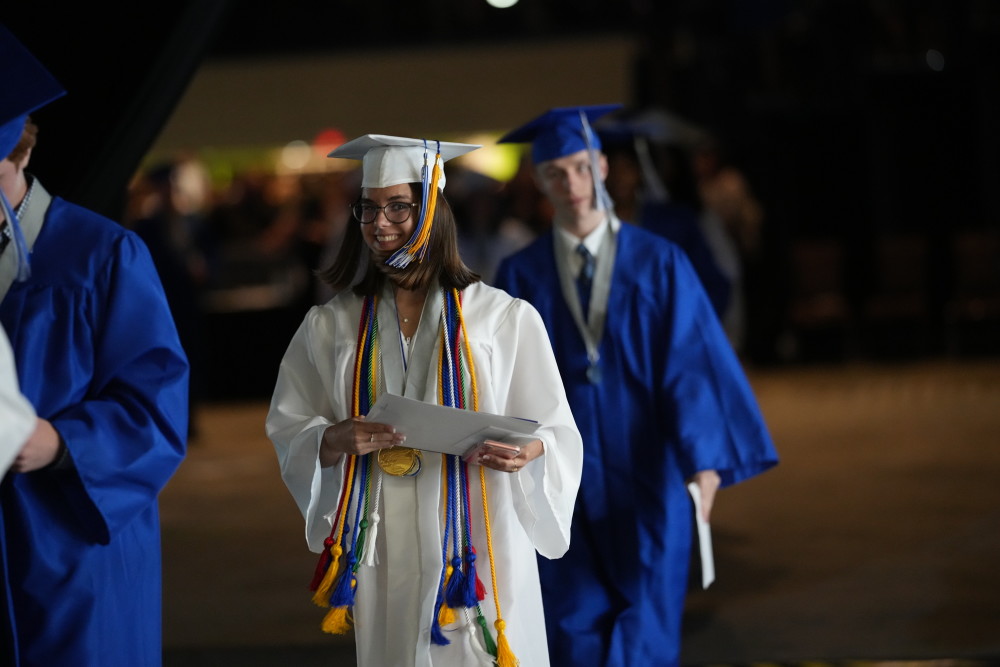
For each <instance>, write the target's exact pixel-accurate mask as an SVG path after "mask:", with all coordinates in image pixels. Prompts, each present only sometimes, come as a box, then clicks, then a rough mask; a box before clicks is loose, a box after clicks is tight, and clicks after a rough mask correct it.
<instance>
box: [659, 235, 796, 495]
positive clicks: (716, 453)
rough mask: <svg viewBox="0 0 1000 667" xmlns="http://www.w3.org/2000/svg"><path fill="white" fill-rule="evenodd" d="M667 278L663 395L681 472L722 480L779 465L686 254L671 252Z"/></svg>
mask: <svg viewBox="0 0 1000 667" xmlns="http://www.w3.org/2000/svg"><path fill="white" fill-rule="evenodd" d="M670 266H671V268H670V269H665V270H663V271H662V272H661V274H662V275H663V276H665V277H666V276H669V282H670V286H669V287H668V288H667V289H668V291H669V293H670V299H669V303H670V307H669V312H668V318H669V326H668V327H666V328H667V330H668V331H669V332H670V333H669V336H670V338H669V342H668V345H666V346H664V348H663V349H664V350H665V351H666V352H667V354H666V355H665V356H664V358H663V372H662V377H663V385H662V387H661V391H662V392H663V395H664V398H662V399H661V404H662V405H668V406H672V409H673V411H674V415H673V418H674V423H675V424H676V427H677V434H676V436H677V441H678V443H679V447H680V461H681V465H682V468H683V469H684V470H683V473H684V476H685V477H689V476H690V475H692V474H694V473H695V472H698V471H700V470H716V471H718V473H719V475H720V477H721V479H722V485H723V486H729V485H731V484H735V483H737V482H740V481H743V480H745V479H747V478H750V477H753V476H755V475H757V474H760V473H761V472H764V471H765V470H767V469H769V468H771V467H773V466H774V465H776V464H777V461H778V456H777V452H776V451H775V448H774V443H773V442H772V440H771V437H770V434H769V433H768V430H767V426H766V423H765V421H764V417H763V415H762V414H761V411H760V407H759V406H758V404H757V400H756V398H755V397H754V394H753V390H752V388H751V387H750V383H749V381H748V379H747V377H746V374H745V373H744V371H743V367H742V364H741V363H740V360H739V358H738V357H737V355H736V352H735V351H734V350H733V348H732V345H731V344H730V343H729V340H728V338H727V337H726V334H725V331H724V330H723V328H722V325H721V324H720V323H719V320H718V318H717V317H716V316H715V314H714V312H713V311H712V307H711V304H710V303H709V300H708V298H707V297H706V295H705V293H704V290H703V289H701V288H700V285H699V284H698V277H697V275H696V274H695V272H694V269H693V268H692V266H691V264H690V263H689V262H688V260H687V258H686V257H685V256H684V255H683V253H681V252H680V251H675V252H674V255H673V257H672V261H671V263H670Z"/></svg>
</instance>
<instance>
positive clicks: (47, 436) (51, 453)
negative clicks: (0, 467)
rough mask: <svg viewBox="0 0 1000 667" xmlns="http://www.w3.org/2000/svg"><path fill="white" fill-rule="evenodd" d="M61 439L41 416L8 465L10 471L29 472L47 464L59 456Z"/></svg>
mask: <svg viewBox="0 0 1000 667" xmlns="http://www.w3.org/2000/svg"><path fill="white" fill-rule="evenodd" d="M61 442H62V441H61V439H60V438H59V432H58V431H56V429H55V427H54V426H53V425H52V423H51V422H50V421H48V420H47V419H42V418H41V417H39V418H38V420H37V421H36V422H35V430H34V432H33V433H32V434H31V437H29V438H28V440H27V442H25V443H24V446H22V447H21V451H20V452H18V453H17V456H16V457H14V462H13V463H12V464H11V465H10V470H11V472H31V471H32V470H40V469H41V468H44V467H45V466H47V465H49V464H50V463H52V462H53V461H55V460H56V458H57V457H58V456H59V453H60V444H61Z"/></svg>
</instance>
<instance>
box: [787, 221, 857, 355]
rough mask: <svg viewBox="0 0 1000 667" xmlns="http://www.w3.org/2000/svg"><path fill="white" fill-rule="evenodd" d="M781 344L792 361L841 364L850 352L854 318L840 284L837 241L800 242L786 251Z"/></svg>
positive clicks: (839, 244)
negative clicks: (785, 342) (787, 283)
mask: <svg viewBox="0 0 1000 667" xmlns="http://www.w3.org/2000/svg"><path fill="white" fill-rule="evenodd" d="M791 272H792V273H791V281H792V284H791V285H790V286H789V287H790V300H789V303H788V308H787V311H786V316H785V330H786V338H789V339H790V340H791V341H792V343H791V345H792V346H793V347H794V349H793V350H791V351H786V353H785V354H786V356H789V357H792V358H794V359H798V360H803V361H810V360H817V359H820V360H840V359H843V358H844V357H846V356H848V355H849V353H850V351H851V350H852V348H853V316H852V312H851V306H850V302H849V300H848V298H847V291H846V286H845V280H844V249H843V244H842V242H841V241H839V240H836V239H800V240H797V241H794V242H793V243H792V249H791Z"/></svg>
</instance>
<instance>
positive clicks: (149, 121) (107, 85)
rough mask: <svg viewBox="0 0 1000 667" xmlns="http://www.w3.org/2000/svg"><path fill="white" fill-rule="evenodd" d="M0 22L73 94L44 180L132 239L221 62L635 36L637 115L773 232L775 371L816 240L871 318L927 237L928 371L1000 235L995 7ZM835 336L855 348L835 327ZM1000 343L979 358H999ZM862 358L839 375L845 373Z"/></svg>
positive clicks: (761, 355)
mask: <svg viewBox="0 0 1000 667" xmlns="http://www.w3.org/2000/svg"><path fill="white" fill-rule="evenodd" d="M3 20H4V21H5V22H6V23H7V24H8V26H9V27H10V28H11V29H12V30H13V31H14V33H15V34H17V35H18V36H20V38H21V39H22V40H23V41H24V42H25V43H26V44H27V45H28V47H29V48H30V49H32V50H33V51H34V52H35V53H36V54H37V55H38V56H39V58H40V59H41V60H42V61H43V62H44V63H45V64H46V65H47V66H48V67H49V69H50V70H51V71H52V72H53V73H54V74H55V75H56V77H57V78H59V80H60V81H62V82H63V83H64V85H65V87H66V88H67V89H68V91H69V94H68V95H67V96H66V97H64V98H63V99H61V100H59V101H57V102H55V103H53V104H51V105H49V107H47V108H45V109H43V110H41V111H40V112H38V113H37V114H36V119H37V120H38V121H39V123H40V124H41V126H42V135H41V139H40V143H39V145H38V148H37V150H36V153H35V157H34V158H33V163H32V166H33V170H34V171H35V172H36V173H39V175H40V176H41V177H42V178H43V180H44V181H45V182H46V184H47V185H48V186H49V188H50V190H52V191H54V192H57V193H60V194H63V195H64V196H66V197H67V198H70V199H73V200H75V201H77V202H79V203H81V204H84V205H86V206H89V207H91V208H94V209H96V210H98V211H100V212H103V213H105V214H107V215H109V216H110V217H112V218H116V219H119V218H120V213H121V211H122V207H123V202H124V190H125V186H126V183H127V182H128V180H129V178H130V177H131V176H132V175H133V174H134V173H135V171H136V169H137V167H138V166H139V164H140V162H141V160H142V158H143V156H144V155H145V154H146V152H147V151H148V150H149V148H150V147H151V145H152V144H153V142H154V140H155V138H156V135H157V133H158V132H159V130H160V128H161V127H162V126H163V124H164V123H165V122H166V120H167V119H168V118H169V117H170V114H171V112H172V110H173V108H174V106H175V105H176V104H177V103H178V101H179V99H180V97H181V95H182V93H183V92H184V89H185V87H186V85H187V83H188V82H189V80H190V78H191V76H192V74H193V73H194V72H195V71H196V69H197V67H198V65H199V64H200V63H201V62H203V61H204V60H205V59H208V58H240V57H244V56H255V57H257V56H260V55H265V54H273V55H275V56H278V55H282V54H288V53H292V52H299V53H301V52H323V51H337V52H351V51H361V50H371V49H376V48H383V47H384V48H390V49H391V48H412V47H414V46H420V45H438V44H443V43H449V44H457V43H475V44H483V43H489V42H497V43H505V44H509V43H511V42H514V43H516V42H518V41H525V42H528V41H536V40H546V39H552V38H556V37H566V36H576V37H579V36H586V35H601V34H609V33H610V34H627V35H630V36H633V37H635V38H636V39H638V40H639V42H640V43H641V45H642V46H641V48H640V50H639V52H640V56H639V57H638V59H637V61H636V63H635V67H634V73H633V82H632V90H633V99H631V100H623V102H625V103H626V104H628V105H631V106H635V107H643V106H659V107H663V108H667V109H670V110H671V111H673V112H676V113H678V114H680V115H681V116H684V117H688V118H693V119H697V121H698V122H699V123H700V124H701V125H702V126H703V127H705V128H707V129H709V130H710V131H712V132H714V133H715V134H716V135H717V136H718V137H719V138H720V140H721V141H722V144H723V146H724V147H725V149H726V151H727V154H728V157H729V158H730V159H731V160H732V162H733V163H734V164H736V165H737V166H738V167H739V168H740V169H741V170H742V171H743V173H744V174H745V176H746V177H747V179H748V180H749V182H750V184H751V186H752V188H753V190H754V192H755V193H756V194H757V196H758V197H759V198H760V200H761V202H762V204H763V207H764V210H765V211H766V220H765V225H764V248H763V252H762V255H761V257H760V258H759V260H758V264H757V266H756V267H754V269H755V274H754V277H753V279H754V284H753V289H754V290H755V291H756V297H755V298H756V306H755V307H756V308H757V313H758V315H759V316H758V318H757V320H756V321H755V323H754V324H753V326H752V327H751V331H750V340H749V341H748V356H749V358H750V359H752V360H754V361H756V362H759V363H770V362H775V361H779V360H781V359H782V355H781V353H780V351H779V347H780V345H778V344H777V343H776V341H777V340H778V339H779V338H780V336H781V335H782V333H783V331H785V330H786V329H787V328H788V322H787V320H788V318H787V316H786V313H787V312H788V310H789V308H791V304H792V302H793V301H794V300H795V299H796V298H798V297H797V294H796V287H795V284H796V283H797V281H798V282H801V281H803V280H804V278H803V277H802V276H800V275H797V274H796V271H801V267H797V266H796V265H795V259H794V258H795V257H796V255H795V251H796V247H797V244H801V243H802V242H803V241H809V240H814V239H821V240H825V241H832V242H833V243H835V244H836V245H837V251H838V255H837V257H838V259H837V262H838V271H839V272H838V277H837V282H838V284H837V289H838V290H840V291H841V292H842V293H843V296H844V297H845V298H846V299H847V301H848V303H849V307H850V308H851V309H852V310H855V311H859V310H861V309H862V307H863V306H864V302H865V300H866V299H868V298H870V297H871V296H872V292H873V290H875V289H876V287H875V286H874V283H873V280H874V276H875V275H876V274H877V272H878V269H879V267H878V266H876V265H875V262H876V261H877V257H876V255H877V251H878V246H877V244H876V241H877V240H878V239H879V238H881V237H884V236H887V235H910V236H912V235H918V236H920V237H921V239H922V241H923V242H924V243H925V245H926V251H925V252H924V254H922V255H921V256H920V262H921V263H922V266H921V276H920V278H919V280H920V286H919V289H920V291H921V293H920V295H919V299H921V300H922V305H921V308H923V311H924V314H923V315H922V316H921V317H922V320H921V321H920V322H919V326H920V327H922V330H921V331H919V332H916V331H915V330H914V329H913V323H912V322H911V323H904V328H903V329H901V330H900V329H898V328H896V329H889V330H887V332H886V333H885V335H886V336H887V337H888V338H889V340H890V342H889V343H887V344H885V345H883V348H884V349H895V346H894V345H893V343H892V342H891V340H893V339H894V338H899V337H903V338H907V337H910V338H912V337H914V336H917V335H918V334H919V336H920V339H921V341H922V342H921V345H920V346H919V349H918V350H917V352H918V353H920V354H925V353H930V354H940V353H949V352H952V353H953V352H955V349H956V348H955V346H954V345H953V344H950V343H949V340H948V337H949V334H948V332H947V331H946V322H945V321H944V320H945V318H946V312H947V311H948V308H949V307H950V306H949V302H950V300H951V299H952V297H953V294H954V284H953V283H954V280H955V279H954V273H955V270H956V267H955V264H956V262H961V260H956V258H955V255H954V253H953V251H952V243H953V241H954V239H955V236H956V235H957V234H959V233H961V232H963V231H965V230H988V231H991V232H995V231H997V229H998V228H1000V197H998V196H997V195H998V189H1000V188H998V184H1000V132H998V130H997V123H996V118H997V117H998V116H1000V88H998V85H997V81H998V74H1000V3H996V2H991V1H990V0H967V1H963V0H957V1H948V0H925V1H904V0H846V1H839V0H838V1H834V0H810V1H806V0H800V1H795V0H673V1H670V0H630V1H629V2H597V1H595V0H578V1H573V2H571V1H569V0H545V1H541V0H535V1H529V0H522V2H520V3H518V4H517V5H515V6H514V7H513V8H511V9H507V10H497V9H493V8H490V7H489V6H488V5H486V3H485V2H480V1H475V2H474V1H472V0H425V1H422V2H409V3H395V2H387V1H385V0H369V1H367V2H363V3H360V2H327V3H318V2H305V1H303V0H298V1H294V0H287V1H284V2H280V3H278V2H221V1H216V2H174V3H149V4H147V5H146V6H144V7H141V8H140V7H135V8H128V9H119V10H118V11H117V12H116V13H110V12H106V13H101V14H97V13H95V11H94V9H93V7H92V6H90V5H86V6H85V5H83V3H70V4H63V3H54V2H40V3H32V4H30V5H29V4H28V3H20V4H16V5H13V6H11V7H8V8H6V9H5V11H4V19H3ZM485 75H487V76H488V73H487V74H485ZM581 75H584V76H585V72H583V73H581ZM997 262H998V263H1000V258H997ZM806 263H807V264H808V261H807V262H806ZM764 301H766V303H765V304H764V305H763V306H761V303H763V302H764ZM762 308H763V310H762ZM761 313H763V314H762V315H761ZM819 324H823V325H824V326H827V325H828V328H832V329H833V331H834V334H835V335H836V336H840V337H841V338H846V336H842V335H841V334H842V329H843V326H841V324H840V323H836V322H829V321H826V322H820V323H819ZM907 326H908V327H909V328H906V327H907ZM815 328H816V329H817V330H818V329H820V328H821V327H819V326H817V327H815ZM995 333H996V332H995V330H990V331H989V332H988V333H987V334H986V335H983V336H981V337H980V339H981V341H986V343H985V344H984V345H980V346H979V348H975V346H967V347H966V348H965V349H966V350H973V349H975V350H977V351H978V352H982V351H985V352H987V353H994V352H996V351H997V344H996V343H995V342H993V343H990V342H989V341H995V340H996V336H994V335H993V334H995ZM803 340H804V339H803ZM803 340H799V347H801V344H802V342H803ZM848 345H849V344H848V343H844V342H843V341H840V342H838V343H837V348H836V349H834V350H832V352H831V354H826V355H825V356H826V357H830V358H835V359H843V358H845V357H846V356H848V354H847V353H845V351H844V348H846V347H847V346H848ZM818 349H819V348H818ZM827 351H828V352H829V350H827ZM788 356H789V355H787V354H786V355H785V357H788ZM817 356H820V357H824V354H819V355H817ZM797 358H805V356H804V355H800V356H799V357H797Z"/></svg>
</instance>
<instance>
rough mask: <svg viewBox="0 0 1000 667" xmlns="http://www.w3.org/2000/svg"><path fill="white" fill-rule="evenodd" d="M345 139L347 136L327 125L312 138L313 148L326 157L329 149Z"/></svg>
mask: <svg viewBox="0 0 1000 667" xmlns="http://www.w3.org/2000/svg"><path fill="white" fill-rule="evenodd" d="M345 141H347V137H345V136H344V133H343V132H341V131H340V130H338V129H336V128H333V127H329V128H326V129H325V130H322V131H320V132H319V134H317V135H316V138H315V139H313V148H314V149H315V150H316V152H317V153H319V154H320V155H321V156H323V157H326V156H327V154H329V152H330V151H332V150H333V149H334V148H337V147H338V146H340V145H341V144H343V143H344V142H345Z"/></svg>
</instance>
